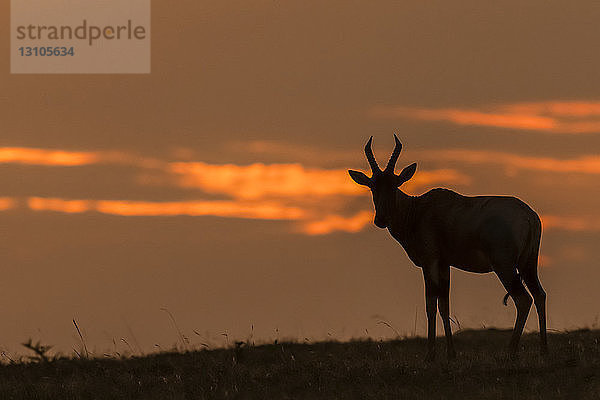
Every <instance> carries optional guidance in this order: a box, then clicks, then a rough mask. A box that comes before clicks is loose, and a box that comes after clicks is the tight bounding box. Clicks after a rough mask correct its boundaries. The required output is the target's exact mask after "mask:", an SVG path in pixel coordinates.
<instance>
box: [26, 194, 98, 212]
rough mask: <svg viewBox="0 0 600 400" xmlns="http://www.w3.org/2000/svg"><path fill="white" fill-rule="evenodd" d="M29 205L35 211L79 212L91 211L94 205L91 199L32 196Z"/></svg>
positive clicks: (28, 200) (28, 201)
mask: <svg viewBox="0 0 600 400" xmlns="http://www.w3.org/2000/svg"><path fill="white" fill-rule="evenodd" d="M27 206H28V207H29V208H30V209H31V210H33V211H57V212H63V213H68V214H77V213H82V212H86V211H90V210H92V209H93V207H94V202H93V201H91V200H64V199H58V198H44V197H30V198H28V199H27Z"/></svg>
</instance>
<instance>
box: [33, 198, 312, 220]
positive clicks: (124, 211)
mask: <svg viewBox="0 0 600 400" xmlns="http://www.w3.org/2000/svg"><path fill="white" fill-rule="evenodd" d="M27 205H28V207H29V208H30V209H31V210H33V211H54V212H62V213H68V214H74V213H83V212H90V211H96V212H99V213H103V214H110V215H120V216H177V215H189V216H204V215H214V216H220V217H232V218H249V219H269V220H296V219H301V218H305V217H306V214H307V212H306V211H305V210H303V209H301V208H298V207H287V206H284V205H281V204H278V203H275V202H262V203H241V202H236V201H179V202H150V201H128V200H66V199H60V198H43V197H30V198H28V199H27Z"/></svg>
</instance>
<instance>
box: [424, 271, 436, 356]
mask: <svg viewBox="0 0 600 400" xmlns="http://www.w3.org/2000/svg"><path fill="white" fill-rule="evenodd" d="M427 275H428V274H425V306H426V310H427V356H425V361H432V360H434V359H435V335H436V327H435V319H436V317H437V300H438V283H437V282H435V281H434V280H433V279H431V277H428V276H427Z"/></svg>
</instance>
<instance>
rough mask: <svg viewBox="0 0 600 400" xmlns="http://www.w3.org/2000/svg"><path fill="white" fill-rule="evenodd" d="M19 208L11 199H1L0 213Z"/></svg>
mask: <svg viewBox="0 0 600 400" xmlns="http://www.w3.org/2000/svg"><path fill="white" fill-rule="evenodd" d="M16 206H17V202H16V201H15V200H14V199H11V198H10V197H0V211H6V210H10V209H12V208H15V207H16Z"/></svg>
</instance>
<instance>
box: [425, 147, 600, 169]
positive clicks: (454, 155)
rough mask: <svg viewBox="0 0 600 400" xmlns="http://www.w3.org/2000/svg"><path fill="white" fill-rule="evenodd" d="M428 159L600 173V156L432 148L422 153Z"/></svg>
mask: <svg viewBox="0 0 600 400" xmlns="http://www.w3.org/2000/svg"><path fill="white" fill-rule="evenodd" d="M420 156H421V157H423V158H428V159H435V160H446V161H458V162H463V163H471V164H502V165H504V166H507V167H512V168H518V169H529V170H536V171H551V172H579V173H586V174H600V156H595V155H594V156H582V157H577V158H571V159H560V158H551V157H532V156H522V155H518V154H512V153H504V152H499V151H487V150H462V149H455V150H431V151H426V152H425V151H424V152H421V153H420Z"/></svg>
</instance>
